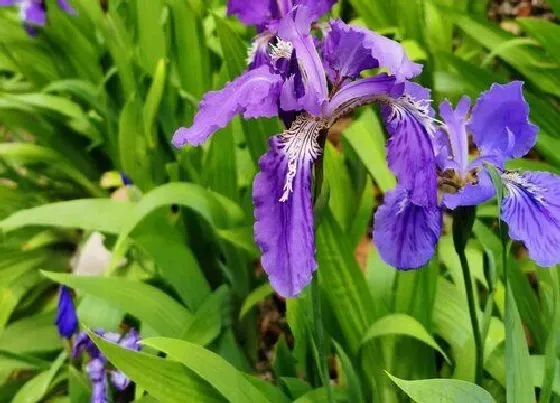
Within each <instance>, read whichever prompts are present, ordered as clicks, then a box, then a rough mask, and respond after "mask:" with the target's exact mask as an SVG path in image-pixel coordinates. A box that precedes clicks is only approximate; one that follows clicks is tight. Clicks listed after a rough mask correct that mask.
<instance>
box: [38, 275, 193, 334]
mask: <svg viewBox="0 0 560 403" xmlns="http://www.w3.org/2000/svg"><path fill="white" fill-rule="evenodd" d="M43 274H44V275H45V276H46V277H48V278H50V279H51V280H53V281H56V282H58V283H61V284H64V285H66V286H68V287H71V288H75V289H77V290H79V291H82V292H84V293H86V294H89V295H93V296H95V297H98V298H103V299H106V300H108V301H109V302H111V303H112V304H114V305H115V306H117V307H119V308H121V309H122V310H123V311H125V312H127V313H130V314H131V315H134V316H136V317H137V318H138V319H139V320H141V321H144V322H146V323H147V324H148V325H149V326H150V327H152V328H153V329H155V330H156V331H157V332H159V334H162V335H167V336H174V337H182V336H183V334H184V332H185V329H186V328H187V327H188V326H189V324H190V322H191V320H192V314H191V313H190V312H189V311H187V309H185V308H183V306H182V305H180V304H178V303H177V302H175V301H174V300H173V299H172V298H171V297H169V296H167V295H166V294H164V293H163V292H162V291H160V290H158V289H157V288H155V287H152V286H149V285H147V284H143V283H141V282H139V281H134V280H129V279H125V278H120V277H82V276H72V275H69V274H55V273H50V272H43Z"/></svg>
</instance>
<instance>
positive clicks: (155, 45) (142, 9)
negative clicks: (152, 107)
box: [136, 0, 167, 116]
mask: <svg viewBox="0 0 560 403" xmlns="http://www.w3.org/2000/svg"><path fill="white" fill-rule="evenodd" d="M136 14H137V15H136V17H137V19H138V24H137V27H138V53H139V54H138V61H139V62H140V65H141V66H142V67H143V68H144V70H145V71H146V72H147V73H148V74H152V73H153V72H154V71H156V75H157V70H156V66H157V65H158V63H161V61H162V60H163V59H165V57H166V51H167V49H166V45H167V44H166V42H167V38H166V35H165V34H166V32H165V27H164V24H163V21H164V1H163V0H139V1H138V3H137V4H136ZM158 68H159V67H158ZM154 79H155V78H154ZM144 116H145V115H144Z"/></svg>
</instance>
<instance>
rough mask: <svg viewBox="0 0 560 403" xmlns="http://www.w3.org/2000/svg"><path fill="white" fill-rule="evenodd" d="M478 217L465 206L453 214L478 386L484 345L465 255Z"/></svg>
mask: <svg viewBox="0 0 560 403" xmlns="http://www.w3.org/2000/svg"><path fill="white" fill-rule="evenodd" d="M475 217H476V208H475V207H473V206H465V207H459V208H457V209H456V210H455V211H454V213H453V244H454V246H455V251H456V252H457V255H458V256H459V260H460V261H461V268H462V272H463V280H464V283H465V291H466V294H467V304H468V306H469V316H470V319H471V328H472V333H473V339H474V348H475V370H474V379H475V382H476V384H477V385H480V384H481V383H482V371H483V367H484V345H483V341H482V335H481V333H480V325H479V323H478V312H477V307H476V300H475V296H474V291H473V286H474V284H473V281H472V276H471V269H470V267H469V262H468V260H467V256H466V255H465V248H466V246H467V242H468V240H469V238H470V237H471V234H472V228H473V225H474V220H475Z"/></svg>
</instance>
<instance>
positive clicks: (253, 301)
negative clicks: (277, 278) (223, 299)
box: [239, 283, 274, 321]
mask: <svg viewBox="0 0 560 403" xmlns="http://www.w3.org/2000/svg"><path fill="white" fill-rule="evenodd" d="M272 294H274V289H273V288H272V286H271V285H270V284H269V283H266V284H263V285H261V286H260V287H257V288H255V289H254V290H253V291H252V292H251V293H250V294H249V295H247V298H245V301H243V305H242V306H241V309H240V310H239V320H240V321H241V320H242V319H243V318H244V317H245V315H247V314H248V313H249V311H250V310H251V309H252V308H254V307H255V306H257V305H258V304H259V303H260V302H262V301H264V299H265V298H267V297H269V296H271V295H272Z"/></svg>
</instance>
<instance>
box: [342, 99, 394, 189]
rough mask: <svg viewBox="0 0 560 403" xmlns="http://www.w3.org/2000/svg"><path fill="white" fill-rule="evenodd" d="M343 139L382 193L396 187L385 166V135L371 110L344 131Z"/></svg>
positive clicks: (391, 175) (392, 176)
mask: <svg viewBox="0 0 560 403" xmlns="http://www.w3.org/2000/svg"><path fill="white" fill-rule="evenodd" d="M344 137H345V138H346V140H347V141H348V143H350V146H351V147H352V149H353V150H354V151H355V152H356V154H358V156H359V157H360V160H361V161H362V163H363V164H364V166H365V167H366V168H367V170H368V172H369V174H370V175H371V177H372V178H373V179H374V180H375V182H376V183H377V184H378V185H379V187H380V188H381V190H382V191H383V192H384V193H386V192H388V191H389V190H391V189H393V188H394V187H395V186H396V185H397V181H396V179H395V176H394V175H393V174H392V173H391V171H390V170H389V167H388V166H387V152H386V150H385V135H384V134H383V129H382V128H381V124H380V122H379V119H378V117H377V115H376V114H375V113H374V112H373V110H371V109H366V110H365V111H364V112H363V113H362V114H361V116H360V117H359V118H358V119H357V120H354V122H353V123H352V124H351V125H350V126H349V127H348V128H347V129H346V130H344Z"/></svg>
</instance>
